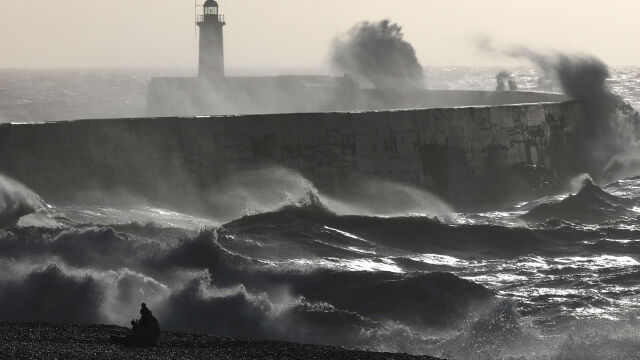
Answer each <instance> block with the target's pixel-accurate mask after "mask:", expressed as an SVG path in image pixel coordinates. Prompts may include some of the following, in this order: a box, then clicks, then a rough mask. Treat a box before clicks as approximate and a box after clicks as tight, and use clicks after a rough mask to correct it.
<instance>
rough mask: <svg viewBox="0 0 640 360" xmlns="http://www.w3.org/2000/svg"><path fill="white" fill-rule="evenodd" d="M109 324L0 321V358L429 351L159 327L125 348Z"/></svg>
mask: <svg viewBox="0 0 640 360" xmlns="http://www.w3.org/2000/svg"><path fill="white" fill-rule="evenodd" d="M126 331H127V329H126V328H122V327H119V326H113V325H59V324H48V323H17V322H0V358H3V359H118V358H126V359H132V360H133V359H385V360H387V359H398V360H401V359H423V360H435V359H436V358H433V357H429V356H412V355H407V354H391V353H374V352H364V351H353V350H346V349H343V348H338V347H328V346H316V345H300V344H293V343H288V342H282V341H267V340H252V339H229V338H220V337H215V336H210V335H202V334H188V333H178V332H169V331H163V332H162V335H161V336H160V340H159V342H158V344H157V345H156V346H154V347H150V348H126V347H123V346H120V345H116V344H113V343H111V342H110V341H109V335H113V334H124V333H125V332H126Z"/></svg>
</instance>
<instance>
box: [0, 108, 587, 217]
mask: <svg viewBox="0 0 640 360" xmlns="http://www.w3.org/2000/svg"><path fill="white" fill-rule="evenodd" d="M583 116H584V114H583V108H582V105H581V104H580V103H579V102H575V101H565V102H556V103H539V104H520V105H503V106H472V107H461V108H444V109H442V108H440V109H417V110H397V111H372V112H339V113H292V114H273V115H243V116H215V117H189V118H178V117H173V118H171V117H167V118H137V119H99V120H78V121H68V122H51V123H38V124H1V125H0V172H2V173H4V174H6V175H9V176H11V177H13V178H15V179H17V180H19V181H21V182H23V183H24V184H26V185H27V186H29V187H30V188H32V189H33V190H35V191H36V192H38V193H39V194H41V195H42V196H43V197H44V198H45V199H46V200H50V201H57V200H64V199H69V197H70V196H72V195H73V194H74V193H75V192H78V191H84V190H87V191H90V190H92V189H100V190H124V191H127V192H132V193H136V194H139V195H141V196H147V197H149V198H153V199H163V200H168V201H172V200H176V199H184V197H185V196H186V195H185V194H186V193H187V192H190V193H193V189H200V190H206V189H208V188H211V187H215V186H216V184H217V183H219V182H220V181H222V180H224V179H225V178H227V177H228V176H229V175H230V174H234V173H235V172H238V171H241V170H246V169H252V168H255V167H259V166H263V165H267V164H276V165H282V166H285V167H287V168H291V169H295V170H297V171H299V172H300V173H301V174H303V175H304V176H306V177H307V178H308V179H310V180H311V181H313V183H314V184H315V185H316V186H317V187H319V188H320V189H323V190H326V191H342V190H345V189H346V188H348V184H350V183H352V180H353V179H357V178H358V177H359V176H374V177H377V178H381V179H386V180H391V181H396V182H400V183H403V184H407V185H411V186H415V187H418V188H421V189H427V190H430V191H433V192H435V193H437V194H438V195H440V196H442V197H444V198H445V199H447V200H449V201H451V202H453V203H454V204H459V205H467V204H472V203H474V202H482V201H486V200H487V199H494V200H495V199H498V198H500V199H502V198H506V197H507V195H508V194H509V193H510V192H511V190H512V189H514V191H515V189H516V188H520V187H522V188H523V189H526V188H530V187H531V178H536V177H537V176H539V175H537V174H530V173H529V172H530V169H532V168H534V169H535V168H536V167H532V166H531V165H536V166H538V165H539V166H542V167H544V168H545V169H548V171H550V172H555V173H566V172H570V171H571V169H572V167H571V163H572V161H571V159H572V151H573V148H574V146H575V142H576V139H575V137H576V129H577V128H578V126H579V124H580V122H581V120H582V118H583ZM527 169H529V170H527ZM534 172H535V171H534ZM534 180H535V179H534Z"/></svg>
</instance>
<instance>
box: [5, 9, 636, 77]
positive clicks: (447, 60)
mask: <svg viewBox="0 0 640 360" xmlns="http://www.w3.org/2000/svg"><path fill="white" fill-rule="evenodd" d="M199 2H200V3H202V2H203V0H199ZM219 2H220V6H221V12H222V13H224V14H225V16H226V19H227V26H226V27H225V51H226V53H225V57H226V62H227V66H228V67H263V68H264V67H291V66H295V67H318V66H322V65H323V64H325V63H326V59H327V53H328V49H329V47H330V43H331V40H332V39H333V38H334V37H335V36H336V35H338V34H339V33H341V32H344V31H346V30H347V29H348V28H350V27H351V26H352V25H353V24H355V23H356V22H358V21H362V20H379V19H383V18H389V19H391V20H393V21H396V22H398V23H399V24H401V25H402V26H404V30H405V34H406V38H407V39H408V40H409V41H410V42H411V43H412V44H413V45H414V47H415V48H416V51H417V54H418V58H419V60H420V61H421V62H422V64H423V65H491V64H496V65H508V64H512V63H511V62H508V61H505V60H503V59H495V58H491V57H490V56H488V55H485V54H480V53H479V52H478V51H477V50H476V49H475V46H474V45H473V40H474V39H476V38H477V37H480V36H489V37H492V38H494V39H496V40H497V41H499V42H504V43H508V44H521V45H528V46H536V47H549V48H555V49H561V50H565V51H580V52H586V53H592V54H594V55H596V56H598V57H600V58H602V59H603V60H604V61H605V62H607V63H609V64H612V65H625V64H640V39H639V37H640V1H638V0H607V1H595V0H394V1H392V0H387V1H382V0H321V1H319V0H219ZM193 10H194V7H193V1H192V0H100V1H98V0H30V1H24V0H0V67H164V68H171V67H187V68H193V67H195V66H196V59H197V41H196V37H195V34H194V27H195V26H194V23H193V22H194V13H193Z"/></svg>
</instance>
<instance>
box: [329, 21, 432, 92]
mask: <svg viewBox="0 0 640 360" xmlns="http://www.w3.org/2000/svg"><path fill="white" fill-rule="evenodd" d="M331 63H332V66H333V67H334V68H335V69H336V70H338V71H342V72H346V73H349V74H350V75H352V76H354V77H355V78H356V79H357V80H359V81H361V82H368V83H370V84H372V85H373V86H375V87H376V88H377V89H379V90H394V91H398V90H417V89H423V88H424V74H423V70H422V65H420V63H419V62H418V59H417V58H416V52H415V49H414V48H413V46H412V45H411V44H410V43H409V42H407V41H406V40H405V39H404V33H403V32H402V27H401V26H400V25H398V24H396V23H392V22H391V21H390V20H381V21H377V22H369V21H364V22H361V23H359V24H357V25H355V26H354V27H352V28H351V29H350V30H349V31H348V32H347V33H346V34H345V36H343V37H341V38H337V39H335V40H334V42H333V46H332V54H331Z"/></svg>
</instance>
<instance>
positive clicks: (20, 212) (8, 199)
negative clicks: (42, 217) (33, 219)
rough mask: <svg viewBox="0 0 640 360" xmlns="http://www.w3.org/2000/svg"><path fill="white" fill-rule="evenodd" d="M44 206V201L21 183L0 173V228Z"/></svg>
mask: <svg viewBox="0 0 640 360" xmlns="http://www.w3.org/2000/svg"><path fill="white" fill-rule="evenodd" d="M44 208H45V203H44V201H43V200H42V199H41V198H40V196H38V195H37V194H36V193H34V192H33V191H31V190H29V189H28V188H27V187H25V186H24V185H22V184H21V183H19V182H17V181H15V180H13V179H11V178H8V177H5V176H3V175H2V174H0V228H1V227H4V226H9V225H13V224H14V223H16V222H17V221H18V220H19V219H20V218H21V217H22V216H24V215H28V214H31V213H34V212H36V211H39V210H42V209H44Z"/></svg>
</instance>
